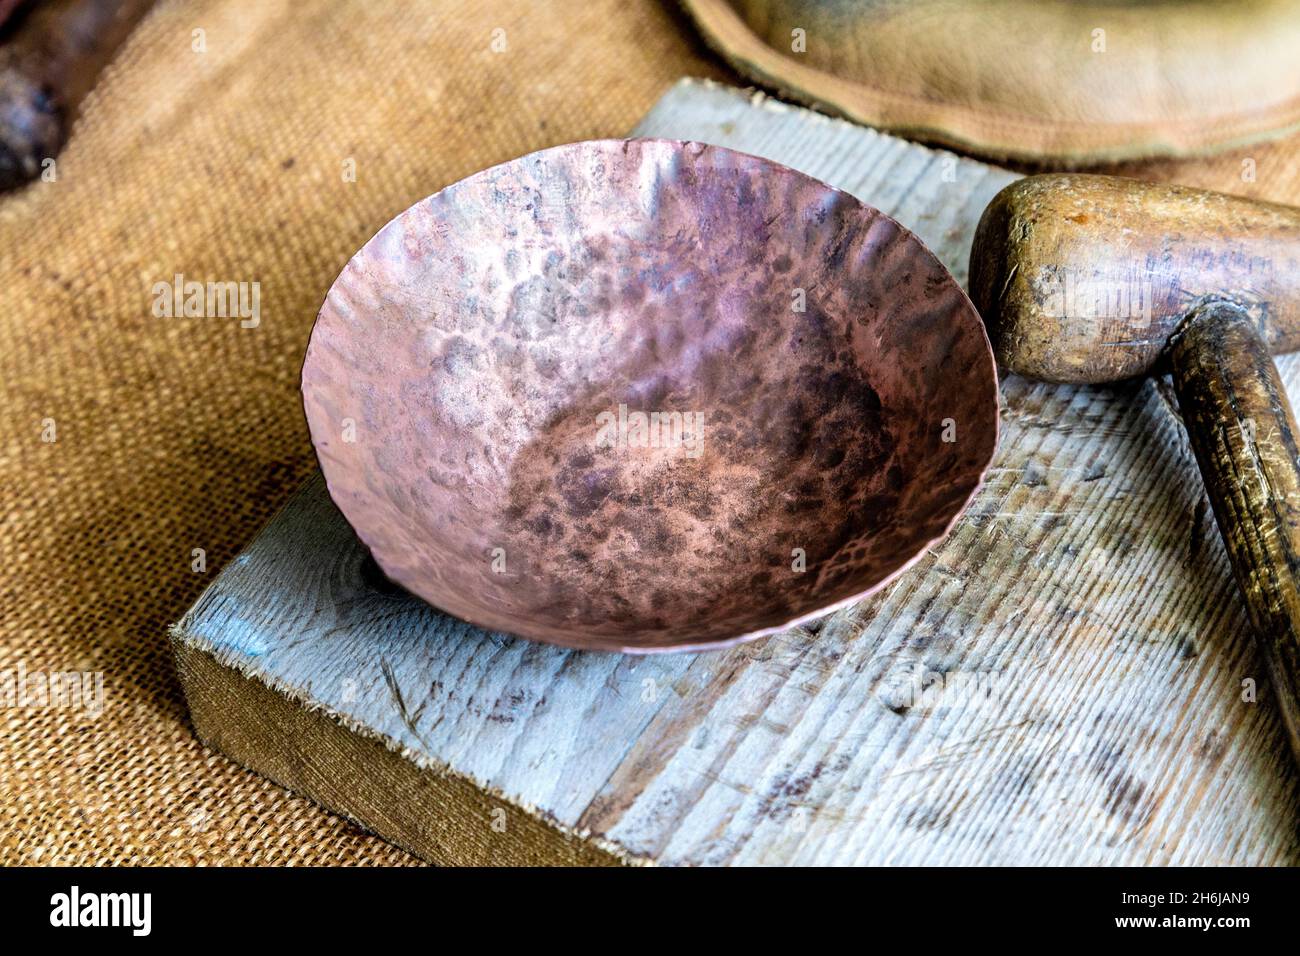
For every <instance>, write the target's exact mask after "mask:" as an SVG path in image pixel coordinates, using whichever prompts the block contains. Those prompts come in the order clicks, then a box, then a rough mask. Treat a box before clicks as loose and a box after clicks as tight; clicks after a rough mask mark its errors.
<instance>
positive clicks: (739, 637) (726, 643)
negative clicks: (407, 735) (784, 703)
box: [299, 136, 1002, 656]
mask: <svg viewBox="0 0 1300 956" xmlns="http://www.w3.org/2000/svg"><path fill="white" fill-rule="evenodd" d="M628 142H645V143H660V144H664V145H667V146H670V147H673V148H674V149H678V150H682V149H686V148H688V147H698V148H700V149H701V151H702V150H705V149H707V150H718V151H722V152H727V153H734V154H737V155H740V156H744V157H746V158H749V159H753V160H757V161H759V162H760V163H762V164H764V165H766V166H770V167H775V168H777V169H780V170H784V171H788V172H790V173H793V174H795V175H796V176H798V177H801V178H804V179H809V180H813V181H815V182H817V183H819V184H820V185H821V186H822V187H823V188H825V189H826V190H828V191H830V192H833V193H837V194H839V195H842V196H847V197H848V198H849V199H850V200H852V201H853V202H854V203H857V204H859V205H861V206H865V207H866V208H868V209H871V210H873V211H874V212H875V214H876V215H877V216H879V217H880V218H883V219H884V220H886V221H887V222H890V223H892V224H894V225H895V226H897V227H898V229H899V231H900V232H901V233H903V234H905V235H906V236H909V237H910V238H911V239H912V240H913V241H914V242H915V244H916V248H918V249H919V250H921V251H922V252H923V253H924V254H925V255H927V256H929V257H930V258H931V259H932V260H933V261H934V262H935V264H937V265H938V266H939V268H940V269H942V270H943V273H944V274H945V275H947V277H948V279H949V281H951V282H952V284H953V285H954V286H955V287H956V289H957V291H958V292H959V293H960V295H961V299H962V300H963V301H964V302H965V303H966V304H967V305H968V306H970V309H971V313H972V314H973V315H974V316H975V318H976V319H977V320H978V321H977V322H976V323H975V325H976V326H977V328H978V334H979V337H980V339H981V340H982V342H983V344H984V354H985V356H986V358H987V360H988V369H989V382H990V385H991V387H992V395H991V401H992V405H993V410H994V411H993V416H992V423H993V428H992V441H991V442H990V444H989V453H988V457H987V459H986V460H985V461H984V464H983V465H982V466H981V467H980V469H979V472H978V474H977V475H976V478H975V482H974V484H973V485H972V487H971V490H970V493H969V494H967V495H966V497H965V498H964V499H963V500H962V502H961V504H960V506H959V507H957V508H955V509H954V510H953V514H952V516H951V517H950V518H949V519H948V521H947V522H946V523H945V524H944V526H943V530H942V531H941V532H940V533H938V534H936V535H934V536H933V537H931V538H929V539H927V540H926V541H925V542H924V543H923V544H921V545H920V546H918V547H917V549H916V553H915V554H914V555H913V556H912V557H910V558H908V559H907V560H906V561H904V562H903V563H902V564H900V565H899V566H898V567H897V568H895V569H894V570H893V571H891V572H890V573H888V574H887V575H885V577H883V578H882V579H881V580H879V581H877V582H876V583H875V584H873V585H871V586H870V587H867V588H864V589H863V590H861V591H858V592H855V593H853V594H851V595H848V596H847V597H844V598H840V599H838V600H835V601H833V602H831V603H829V604H824V605H821V606H819V607H817V608H814V609H813V610H811V611H807V612H805V613H802V614H799V615H796V616H795V617H793V618H790V619H788V620H786V621H784V622H782V623H778V624H774V625H770V626H767V627H762V628H758V629H755V630H752V631H743V632H741V633H739V634H736V635H734V636H732V637H727V638H719V639H715V640H708V641H702V642H699V643H683V644H674V645H670V646H645V645H624V646H619V647H614V646H608V647H592V646H590V645H588V644H584V643H580V642H577V641H575V642H574V643H563V642H560V641H555V640H549V639H541V638H533V637H528V636H527V635H524V634H519V633H515V632H511V631H504V630H501V629H499V628H495V627H491V626H489V625H487V624H483V623H481V622H480V621H477V620H475V617H474V615H472V614H452V613H451V612H449V611H445V610H443V609H442V608H440V607H438V606H437V605H436V604H434V603H433V602H431V601H428V600H427V599H425V598H423V597H422V596H420V595H418V594H415V593H414V592H412V591H410V590H409V589H407V588H405V587H402V585H400V584H398V583H397V582H395V581H394V582H393V584H394V586H396V587H399V588H401V590H402V591H403V593H405V594H408V595H409V596H410V597H411V598H413V599H414V600H418V601H421V602H423V603H425V604H426V605H428V606H429V607H431V608H433V609H434V610H435V611H437V612H438V613H440V614H445V615H447V616H448V617H454V618H455V619H457V620H461V621H464V622H466V623H468V624H470V625H472V626H473V627H476V628H479V629H480V630H482V631H485V632H487V633H491V634H503V635H506V636H509V637H512V638H515V639H518V640H524V641H529V642H530V643H534V644H544V645H550V646H553V647H561V648H564V649H565V650H568V651H582V652H590V653H608V654H629V655H635V656H649V655H652V654H680V653H699V652H701V651H717V650H725V649H727V648H731V647H735V646H737V645H740V644H746V643H749V642H751V641H756V640H759V639H761V638H764V637H771V636H772V635H774V634H779V633H782V632H784V631H788V630H790V629H792V628H796V627H799V626H800V625H803V624H807V623H809V622H811V621H816V620H820V619H821V618H824V617H828V616H830V615H832V614H834V613H835V612H837V611H840V610H843V609H844V608H846V607H849V606H850V605H853V604H858V603H860V602H862V601H864V600H865V599H867V598H869V597H871V596H873V595H875V594H878V593H879V592H881V591H883V590H884V589H885V588H887V587H889V586H890V585H892V584H893V583H894V582H895V581H897V580H898V579H899V578H900V577H901V576H902V575H903V574H904V573H905V572H907V571H909V570H910V569H911V568H913V567H915V566H916V565H917V564H918V563H919V562H920V561H921V559H922V558H923V557H925V555H926V554H928V553H929V552H930V550H931V549H932V548H933V547H934V545H935V544H937V543H938V542H940V541H942V540H944V539H945V538H947V537H948V535H949V534H951V533H952V530H953V528H954V527H955V526H956V525H957V523H958V522H959V521H960V520H961V519H962V517H963V516H964V515H965V514H966V511H967V509H968V508H969V507H970V505H971V503H972V502H973V501H974V500H975V498H976V496H977V495H978V494H979V493H980V491H981V490H982V489H983V487H984V484H985V478H986V476H987V474H988V471H989V469H990V468H991V467H992V465H993V460H994V458H995V457H996V456H997V452H998V447H999V443H1000V441H1001V433H1002V421H1001V419H1002V409H1001V385H1000V378H999V375H998V365H997V359H996V357H995V355H994V352H993V345H992V342H991V341H990V339H989V336H988V330H987V328H986V327H985V324H984V321H983V317H982V316H981V314H980V312H979V310H978V309H977V308H976V307H975V304H974V302H973V301H972V300H971V298H970V295H969V293H968V292H967V290H966V289H964V288H962V286H961V285H960V284H959V283H958V282H957V280H956V278H955V277H953V275H952V272H951V270H949V269H948V267H947V266H946V265H944V263H943V262H942V261H941V260H940V259H939V257H938V256H936V255H935V254H934V252H933V251H932V250H931V249H930V247H929V246H927V245H926V244H925V243H924V242H923V241H922V240H921V238H920V237H919V236H917V235H916V233H915V232H913V231H912V230H911V229H909V228H908V227H907V226H905V225H903V224H902V223H901V222H899V221H898V220H897V219H895V218H894V217H893V216H891V215H890V214H889V213H887V212H885V211H883V210H881V209H880V208H879V207H876V206H873V205H872V204H871V203H869V202H866V201H865V200H863V199H860V198H859V197H858V196H856V195H854V194H853V193H851V192H849V191H848V190H844V189H840V188H839V187H837V186H832V185H831V184H829V183H827V182H825V181H824V180H821V179H818V178H817V177H816V176H812V175H810V174H808V173H805V172H803V171H802V170H799V169H796V168H794V167H793V166H789V165H786V164H785V163H782V162H779V161H777V160H773V159H768V158H767V157H764V156H760V155H758V154H755V153H746V152H744V151H743V150H737V149H732V148H731V147H728V146H719V145H716V144H713V143H705V142H702V141H700V140H683V139H672V138H668V137H657V136H627V137H601V138H597V139H589V140H574V141H571V142H567V143H560V144H556V145H554V146H548V147H544V148H543V149H538V150H532V151H530V152H528V153H524V154H521V155H519V156H516V157H513V158H511V159H507V160H503V161H502V162H499V163H493V164H492V165H490V166H485V167H483V168H482V169H480V170H476V171H475V172H473V173H470V174H469V175H468V176H464V177H462V178H460V179H458V180H455V181H453V182H450V183H448V184H447V185H445V186H443V187H442V188H441V189H437V190H435V191H434V192H432V193H429V194H428V195H427V196H423V197H421V198H419V199H417V200H415V201H414V202H412V203H409V204H408V205H406V206H404V207H403V208H402V209H401V210H399V211H398V212H397V213H395V214H394V215H393V216H392V217H390V218H389V219H388V220H387V221H386V222H385V223H384V224H383V225H382V226H380V227H379V229H377V230H376V231H375V232H374V233H373V234H372V235H371V236H370V238H369V239H367V240H366V241H365V242H364V243H363V244H362V245H361V247H360V248H359V249H357V251H356V252H355V253H353V255H352V256H350V257H349V258H348V261H347V262H345V263H344V265H343V267H342V268H340V270H339V273H338V275H336V276H335V278H334V280H333V281H331V283H330V287H329V289H328V290H326V293H325V298H324V299H322V300H321V307H320V309H318V310H317V314H316V318H315V319H313V320H312V328H311V331H310V332H309V334H308V342H309V343H310V341H311V338H312V336H313V335H314V334H315V330H316V323H317V322H319V321H320V316H321V313H322V312H323V310H324V307H325V303H326V302H328V300H329V297H330V294H331V293H332V292H333V290H334V286H335V284H336V283H337V282H338V280H339V279H340V278H342V276H343V275H344V273H345V272H346V271H347V266H348V265H349V264H350V263H351V262H353V261H354V260H356V259H358V258H360V257H361V256H362V255H363V254H364V253H365V251H366V249H367V248H368V247H369V246H370V245H371V243H373V242H374V241H375V239H376V238H378V237H379V235H380V234H382V233H383V232H384V231H385V230H386V229H388V228H389V227H390V226H391V225H392V224H393V223H394V222H396V221H397V220H398V219H400V218H401V217H402V216H404V215H405V214H406V213H407V212H408V211H409V210H411V209H412V208H414V207H416V206H418V205H420V204H422V203H425V202H428V201H429V200H430V199H432V198H434V197H435V196H439V195H441V194H442V193H444V192H446V191H447V190H449V189H452V188H455V187H456V186H458V185H460V184H462V183H465V182H467V181H470V180H473V179H476V178H478V177H481V176H486V175H487V174H488V173H490V172H491V171H493V170H496V169H499V168H500V167H503V166H509V165H512V164H515V163H519V162H522V161H524V160H527V159H531V158H534V157H538V156H540V155H542V154H545V153H549V152H553V151H559V150H565V149H571V148H573V147H575V146H583V145H593V144H618V143H628ZM305 359H306V349H304V369H305ZM302 379H303V370H302V369H300V371H299V392H300V393H304V387H303V380H302ZM300 410H301V411H302V413H303V419H304V422H307V414H306V407H305V403H304V404H301V405H300ZM307 424H308V436H309V439H310V438H311V428H310V423H309V422H307ZM312 454H313V455H314V456H315V457H316V462H317V466H318V467H319V468H320V471H321V475H322V478H323V480H324V482H325V486H326V490H327V491H328V492H329V495H330V499H331V502H332V503H333V502H334V490H333V488H332V487H331V482H330V478H329V475H328V473H327V472H326V469H325V468H324V467H323V465H322V464H321V461H320V453H319V450H318V449H317V448H316V444H315V441H314V439H313V440H312ZM335 507H338V505H337V504H336V503H335ZM339 511H340V514H342V515H343V518H344V520H345V521H346V522H347V524H348V526H349V527H350V528H351V529H352V531H353V533H355V534H356V536H357V538H358V540H359V541H360V542H361V544H362V545H363V547H364V548H365V549H366V553H367V555H369V554H370V553H371V546H370V543H369V542H368V541H367V540H366V534H365V532H363V531H362V530H361V529H359V528H357V527H356V526H355V525H354V524H353V523H352V521H351V520H350V519H349V518H348V517H347V515H346V514H343V511H342V509H341V508H339ZM375 564H376V566H377V567H378V569H379V571H380V572H381V573H384V574H385V576H387V574H386V572H385V571H384V568H383V566H382V565H380V564H379V563H378V561H376V562H375Z"/></svg>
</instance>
